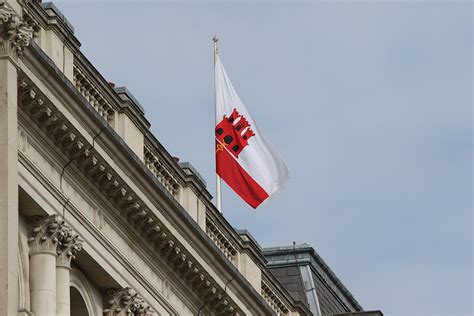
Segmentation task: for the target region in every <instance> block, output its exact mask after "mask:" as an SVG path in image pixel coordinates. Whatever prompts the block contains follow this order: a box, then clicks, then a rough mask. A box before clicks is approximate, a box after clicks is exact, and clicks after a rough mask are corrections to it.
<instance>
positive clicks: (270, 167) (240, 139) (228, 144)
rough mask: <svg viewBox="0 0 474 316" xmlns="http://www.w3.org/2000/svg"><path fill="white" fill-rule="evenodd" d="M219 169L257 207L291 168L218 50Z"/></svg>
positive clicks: (216, 61)
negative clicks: (253, 113) (229, 74)
mask: <svg viewBox="0 0 474 316" xmlns="http://www.w3.org/2000/svg"><path fill="white" fill-rule="evenodd" d="M214 75H215V89H216V129H215V136H216V172H217V174H218V175H219V177H221V179H222V180H224V181H225V182H226V183H227V184H228V185H229V186H230V187H231V188H232V189H233V190H234V191H235V193H237V194H238V195H239V196H240V197H241V198H242V199H243V200H244V201H245V202H247V203H248V204H249V205H250V206H252V207H253V208H257V207H258V206H259V205H260V204H261V203H262V202H263V201H265V200H266V199H267V198H268V197H270V196H271V195H272V194H274V193H275V192H277V191H278V190H279V189H280V188H281V187H282V185H283V183H284V182H285V181H286V180H287V179H288V168H287V167H286V165H285V163H284V162H283V160H282V158H281V157H280V154H279V153H278V152H277V151H276V149H275V148H274V147H273V146H272V144H270V143H269V142H268V140H267V139H266V138H265V136H264V135H263V134H262V132H261V131H260V130H259V129H258V127H257V125H256V124H255V121H254V120H252V118H251V117H250V115H249V113H248V112H247V109H246V108H245V106H244V104H243V103H242V101H241V100H240V98H239V96H238V95H237V92H236V91H235V90H234V88H233V87H232V83H231V82H230V80H229V78H228V77H227V73H226V72H225V69H224V66H223V65H222V62H221V60H220V58H219V55H218V54H216V60H215V68H214Z"/></svg>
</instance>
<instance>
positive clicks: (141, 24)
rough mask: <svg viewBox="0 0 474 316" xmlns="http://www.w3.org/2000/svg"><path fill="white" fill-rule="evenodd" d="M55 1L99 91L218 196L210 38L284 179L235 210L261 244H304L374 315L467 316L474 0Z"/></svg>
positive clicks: (230, 211)
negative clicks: (120, 96)
mask: <svg viewBox="0 0 474 316" xmlns="http://www.w3.org/2000/svg"><path fill="white" fill-rule="evenodd" d="M55 4H56V5H57V6H58V7H59V8H60V10H61V11H62V12H63V13H64V14H65V16H66V17H67V18H68V19H69V21H70V22H71V23H72V24H73V25H74V27H75V34H76V36H77V37H78V38H79V40H80V41H81V43H82V48H81V50H82V51H83V52H84V54H85V55H86V56H87V57H88V58H89V59H90V60H91V61H92V62H93V64H94V65H95V66H96V68H97V69H98V70H99V71H100V72H101V73H102V74H103V75H104V77H105V78H106V79H107V80H109V81H113V82H115V83H116V85H117V86H126V87H127V88H128V89H129V90H130V91H131V92H132V93H133V94H134V96H135V97H136V98H137V99H138V100H139V101H140V103H141V104H142V105H143V107H144V108H145V112H146V117H147V118H148V120H149V121H150V122H151V124H152V126H151V130H152V131H153V133H154V134H155V136H156V137H157V138H158V139H159V141H160V142H161V143H162V144H163V145H164V146H165V147H166V148H167V149H168V151H169V152H170V153H171V154H172V155H176V156H179V157H180V158H181V161H189V162H191V163H192V164H193V165H194V166H195V167H196V168H197V169H198V170H199V172H200V173H201V175H202V176H203V177H204V178H205V180H206V181H207V184H208V189H209V191H210V192H211V193H212V194H213V195H215V194H214V192H215V173H214V139H213V138H214V136H213V133H214V91H213V72H212V69H213V68H212V62H213V59H212V54H213V46H212V41H211V39H212V37H213V36H214V35H215V34H217V35H218V36H219V38H220V42H219V50H220V56H221V59H222V61H223V64H224V66H225V67H226V70H227V73H228V74H229V77H230V79H231V81H232V82H233V85H234V87H235V88H236V90H237V92H238V93H239V95H240V97H241V99H242V100H243V102H244V104H245V105H246V106H247V109H248V110H249V112H250V113H251V115H252V117H253V119H254V120H255V121H256V122H257V123H258V125H259V128H260V130H262V131H263V132H264V133H265V135H266V136H267V138H268V139H270V141H271V142H272V143H273V144H274V145H275V146H276V147H277V148H278V150H279V151H280V153H281V155H282V156H283V157H284V159H285V161H286V163H287V165H288V167H289V169H290V180H289V182H288V183H287V184H286V187H285V189H284V190H283V191H281V192H280V193H279V194H278V195H277V196H275V197H274V198H273V199H272V200H271V201H269V202H268V203H266V204H265V205H263V206H261V208H258V209H257V210H256V211H254V210H252V209H251V208H250V207H248V206H247V205H246V204H245V203H244V202H242V201H241V200H240V199H239V198H238V197H237V196H236V195H235V194H233V193H232V191H231V190H230V189H229V188H227V187H226V186H225V185H224V189H223V212H224V216H225V217H226V218H227V219H228V221H229V222H230V223H231V224H232V225H233V226H234V227H236V228H246V229H248V230H249V231H250V232H251V233H252V234H253V235H254V236H255V238H256V239H257V240H258V241H259V242H260V244H261V245H262V246H265V247H266V246H277V245H291V244H292V242H293V241H295V242H296V243H297V244H301V243H304V242H306V243H309V244H311V245H312V246H313V247H314V248H315V250H316V251H317V252H318V253H319V254H320V255H321V256H322V257H323V258H324V259H325V261H326V262H327V263H328V265H329V266H330V267H331V268H332V269H333V271H334V272H335V273H336V274H337V276H338V277H339V278H340V279H341V281H342V282H343V283H344V284H345V286H346V287H347V288H348V289H349V290H350V291H351V292H352V294H353V295H354V297H355V298H356V299H357V300H358V301H359V303H360V304H361V305H362V306H363V307H364V309H366V310H372V309H380V310H382V311H383V312H384V314H385V315H471V314H472V312H473V310H472V301H473V292H472V284H473V273H472V267H473V257H472V254H473V231H472V226H473V217H472V196H473V195H472V194H473V190H472V176H473V172H472V153H473V150H472V149H473V147H472V145H473V144H472V136H473V130H472V118H473V117H472V88H473V82H472V56H473V50H472V42H473V30H472V18H473V16H472V15H473V11H472V9H473V8H472V3H471V2H470V1H455V0H453V1H442V2H441V1H439V2H434V1H313V2H311V1H305V2H298V1H275V2H269V1H233V0H228V1H200V0H194V1H176V2H171V1H146V2H145V1H78V0H63V1H56V2H55Z"/></svg>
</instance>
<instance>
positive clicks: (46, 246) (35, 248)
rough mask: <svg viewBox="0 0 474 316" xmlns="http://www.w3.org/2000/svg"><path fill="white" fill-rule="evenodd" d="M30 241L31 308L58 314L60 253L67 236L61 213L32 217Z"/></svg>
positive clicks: (39, 315)
mask: <svg viewBox="0 0 474 316" xmlns="http://www.w3.org/2000/svg"><path fill="white" fill-rule="evenodd" d="M32 222H33V229H32V231H31V237H30V238H29V239H28V242H29V243H30V296H31V311H32V312H33V313H34V315H35V316H51V315H56V257H57V251H58V245H59V240H60V239H62V237H63V236H64V231H63V229H62V228H63V224H64V221H63V220H62V219H60V218H59V216H57V215H50V216H46V217H40V216H36V217H33V218H32Z"/></svg>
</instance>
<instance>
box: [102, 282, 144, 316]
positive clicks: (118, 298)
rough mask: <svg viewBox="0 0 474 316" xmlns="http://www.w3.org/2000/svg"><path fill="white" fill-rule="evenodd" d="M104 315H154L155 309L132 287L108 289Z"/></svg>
mask: <svg viewBox="0 0 474 316" xmlns="http://www.w3.org/2000/svg"><path fill="white" fill-rule="evenodd" d="M104 315H111V316H112V315H113V316H116V315H137V316H148V315H153V310H152V309H151V308H150V305H148V303H147V302H145V300H144V299H143V298H142V297H140V296H139V295H138V293H137V292H136V291H135V290H134V289H132V288H130V287H126V288H124V289H108V290H107V293H106V298H105V302H104Z"/></svg>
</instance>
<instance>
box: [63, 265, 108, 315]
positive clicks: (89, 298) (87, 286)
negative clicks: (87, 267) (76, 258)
mask: <svg viewBox="0 0 474 316" xmlns="http://www.w3.org/2000/svg"><path fill="white" fill-rule="evenodd" d="M70 280H71V283H70V284H71V286H70V295H71V296H70V299H71V316H93V315H102V296H101V295H100V292H99V291H98V290H97V289H95V288H94V287H93V285H92V284H91V283H89V281H88V280H87V278H86V277H85V276H84V274H83V273H82V272H81V271H80V270H78V269H74V268H73V269H71V274H70Z"/></svg>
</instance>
